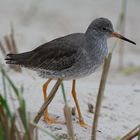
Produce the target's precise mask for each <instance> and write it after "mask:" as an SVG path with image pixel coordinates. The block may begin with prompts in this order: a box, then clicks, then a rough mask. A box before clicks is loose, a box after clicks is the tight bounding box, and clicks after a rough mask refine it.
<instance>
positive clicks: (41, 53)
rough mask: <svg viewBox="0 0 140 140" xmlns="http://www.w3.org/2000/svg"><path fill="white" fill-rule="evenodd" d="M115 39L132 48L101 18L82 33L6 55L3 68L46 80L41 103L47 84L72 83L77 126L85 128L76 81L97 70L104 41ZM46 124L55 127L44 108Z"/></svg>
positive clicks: (106, 49)
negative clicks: (30, 72) (21, 69)
mask: <svg viewBox="0 0 140 140" xmlns="http://www.w3.org/2000/svg"><path fill="white" fill-rule="evenodd" d="M111 37H116V38H119V39H122V40H125V41H128V42H129V43H132V44H134V45H136V43H135V42H133V41H131V40H129V39H127V38H125V37H124V36H122V35H120V34H119V33H117V32H114V29H113V24H112V22H111V21H110V20H109V19H107V18H104V17H100V18H97V19H94V20H93V21H92V22H91V23H90V25H89V26H88V28H87V30H86V31H85V32H84V33H72V34H69V35H66V36H63V37H59V38H56V39H54V40H52V41H49V42H47V43H44V44H42V45H40V46H39V47H37V48H35V49H33V50H31V51H28V52H23V53H19V54H7V56H6V58H5V60H6V63H7V64H15V65H20V66H23V67H26V68H29V69H32V70H34V71H36V72H37V73H38V75H39V76H40V77H42V78H45V79H48V80H47V81H46V83H45V84H44V85H43V86H42V89H43V96H44V101H45V100H46V99H47V88H48V85H49V83H50V82H51V80H56V79H59V78H62V77H63V79H64V80H72V91H71V93H72V96H73V99H74V102H75V105H76V108H77V112H78V119H79V124H80V125H81V126H85V125H86V123H85V121H84V119H83V117H82V114H81V110H80V106H79V103H78V99H77V93H76V80H77V79H79V78H82V77H85V76H88V75H90V74H92V73H94V72H95V70H96V69H97V68H99V67H100V66H101V65H102V64H103V62H104V59H105V58H106V57H107V55H108V47H107V39H109V38H111ZM44 120H45V121H46V122H47V123H48V124H52V123H55V119H54V118H51V117H50V116H49V113H48V108H47V109H46V110H45V112H44Z"/></svg>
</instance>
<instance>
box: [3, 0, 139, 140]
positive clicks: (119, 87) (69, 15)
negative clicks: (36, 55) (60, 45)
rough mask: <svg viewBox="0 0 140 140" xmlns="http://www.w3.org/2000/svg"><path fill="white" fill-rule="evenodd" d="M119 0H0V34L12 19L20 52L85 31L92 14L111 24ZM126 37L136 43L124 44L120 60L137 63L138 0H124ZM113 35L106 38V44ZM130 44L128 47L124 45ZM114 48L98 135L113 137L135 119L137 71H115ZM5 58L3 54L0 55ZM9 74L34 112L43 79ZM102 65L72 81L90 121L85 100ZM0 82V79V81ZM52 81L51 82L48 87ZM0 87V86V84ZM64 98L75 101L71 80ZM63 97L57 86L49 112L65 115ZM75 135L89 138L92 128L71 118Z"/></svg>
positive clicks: (92, 95) (90, 99) (60, 129)
mask: <svg viewBox="0 0 140 140" xmlns="http://www.w3.org/2000/svg"><path fill="white" fill-rule="evenodd" d="M120 5H121V0H118V1H112V0H102V1H101V0H99V1H95V0H94V1H93V0H92V1H91V0H86V1H84V0H82V1H81V0H77V1H75V0H71V1H66V0H61V1H58V0H50V1H39V0H38V1H37V0H36V2H35V3H34V4H33V2H31V0H30V1H29V0H26V1H25V0H24V1H19V0H15V1H14V2H13V1H11V0H5V1H2V0H1V1H0V17H1V20H0V38H2V37H3V35H5V34H6V33H8V32H9V29H10V27H9V23H10V22H12V23H13V25H14V29H15V38H16V40H17V44H18V49H19V52H22V51H28V50H31V49H33V48H35V47H36V46H38V45H40V44H41V43H44V42H46V41H49V40H51V39H54V38H56V37H59V36H63V35H65V34H69V33H72V32H84V31H85V30H86V28H87V26H88V24H89V23H90V22H91V21H92V20H93V19H94V18H96V17H101V16H102V17H108V18H109V19H111V21H112V22H113V24H114V25H115V24H116V22H117V17H118V14H119V9H120ZM127 12H128V13H127V17H126V18H127V21H126V22H127V23H126V37H128V38H130V39H132V40H134V41H135V42H136V43H137V46H136V47H133V45H131V44H128V43H126V44H125V46H126V47H125V58H124V65H125V67H126V68H127V67H128V66H131V65H132V66H140V49H139V46H140V28H139V25H140V16H139V14H138V13H139V12H140V1H139V0H134V1H128V7H127ZM114 40H115V39H111V41H108V43H109V47H111V44H112V42H114ZM129 46H130V47H129ZM118 57H119V55H118V49H116V50H115V52H114V54H113V60H112V64H111V68H110V72H109V77H108V81H107V86H106V90H105V96H104V101H103V105H102V110H101V116H100V120H99V127H98V130H100V131H101V132H98V139H99V140H112V139H115V138H116V137H118V136H123V135H124V134H125V133H126V132H128V131H129V130H131V129H132V128H133V127H135V126H136V125H137V124H139V122H140V111H139V107H140V73H139V72H137V73H133V74H131V75H127V76H126V75H124V74H123V73H121V72H119V71H117V68H118ZM0 61H1V62H2V63H4V60H3V58H2V59H1V60H0ZM9 75H10V77H11V78H12V80H14V82H15V83H16V84H17V85H18V86H21V85H23V86H24V97H25V99H26V101H27V109H28V111H29V112H31V114H33V115H34V114H35V112H37V111H38V110H39V108H40V106H41V105H42V103H43V97H42V90H41V86H42V85H43V83H44V82H45V79H41V78H40V77H38V76H37V75H36V74H35V73H34V72H32V71H29V70H27V69H23V73H22V74H18V73H15V72H13V71H12V70H10V71H9ZM100 75H101V69H99V71H98V72H96V73H95V74H93V75H91V76H89V77H86V78H83V79H80V80H78V81H77V94H78V99H79V103H80V106H81V110H82V113H83V117H84V119H85V121H86V122H87V123H88V124H89V125H91V124H92V120H93V114H91V113H88V111H87V110H88V107H87V103H92V104H93V105H94V107H95V101H96V96H97V91H98V86H99V81H100ZM0 85H1V84H0ZM53 85H54V81H53V82H52V83H51V84H50V87H49V90H50V89H51V87H52V86H53ZM0 88H1V87H0ZM65 88H66V92H67V99H68V103H69V105H70V106H71V107H73V106H74V104H73V99H72V97H71V94H70V93H71V81H67V82H65ZM63 107H64V101H63V97H62V93H61V89H59V91H58V93H57V95H56V97H55V99H54V100H53V102H52V103H51V105H50V106H49V112H50V114H51V115H53V116H59V117H60V118H59V119H61V120H64V115H63ZM39 125H40V126H42V127H43V128H44V129H45V128H47V130H51V131H53V132H54V133H55V134H58V135H60V134H61V135H63V136H65V134H66V126H65V125H60V124H57V125H56V124H55V125H52V126H48V125H47V124H46V123H45V122H44V121H42V120H40V122H39ZM73 125H74V130H75V134H76V137H77V139H78V140H79V139H81V140H89V139H90V135H91V129H90V128H88V129H84V128H81V127H80V126H79V124H77V120H76V121H73ZM39 140H51V138H50V137H48V135H46V134H44V133H43V132H40V133H39Z"/></svg>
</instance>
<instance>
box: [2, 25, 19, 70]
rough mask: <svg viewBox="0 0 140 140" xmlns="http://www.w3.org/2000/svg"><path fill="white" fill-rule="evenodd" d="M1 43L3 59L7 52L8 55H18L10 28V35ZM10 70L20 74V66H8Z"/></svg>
mask: <svg viewBox="0 0 140 140" xmlns="http://www.w3.org/2000/svg"><path fill="white" fill-rule="evenodd" d="M3 40H4V41H3V43H2V42H0V48H1V50H2V54H3V55H4V57H5V56H6V54H7V52H8V53H18V51H17V46H16V41H15V38H14V28H13V26H11V33H10V34H9V35H6V36H4V38H3ZM9 66H10V68H12V69H14V70H15V71H17V72H21V68H20V66H17V65H9Z"/></svg>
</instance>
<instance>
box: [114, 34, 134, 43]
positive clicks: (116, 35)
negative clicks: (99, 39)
mask: <svg viewBox="0 0 140 140" xmlns="http://www.w3.org/2000/svg"><path fill="white" fill-rule="evenodd" d="M112 37H117V38H120V39H122V40H125V41H127V42H129V43H132V44H134V45H136V43H135V42H133V41H131V40H129V39H127V38H125V37H124V36H122V35H120V34H118V33H116V32H112Z"/></svg>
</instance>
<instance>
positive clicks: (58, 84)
mask: <svg viewBox="0 0 140 140" xmlns="http://www.w3.org/2000/svg"><path fill="white" fill-rule="evenodd" d="M61 82H62V79H58V80H57V82H56V84H55V85H54V87H53V88H52V90H51V92H50V94H49V96H48V98H47V100H46V101H45V102H44V103H43V105H42V106H41V108H40V110H39V112H38V113H37V115H36V116H35V118H34V123H38V121H39V120H40V118H41V116H42V115H43V113H44V111H45V109H46V108H47V107H48V105H49V104H50V102H51V101H52V100H53V98H54V96H55V94H56V92H57V90H58V88H59V86H60V84H61Z"/></svg>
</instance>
